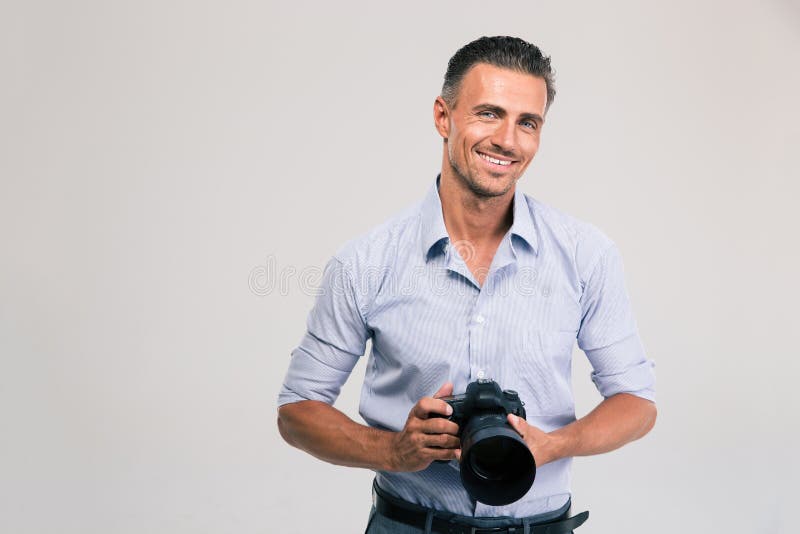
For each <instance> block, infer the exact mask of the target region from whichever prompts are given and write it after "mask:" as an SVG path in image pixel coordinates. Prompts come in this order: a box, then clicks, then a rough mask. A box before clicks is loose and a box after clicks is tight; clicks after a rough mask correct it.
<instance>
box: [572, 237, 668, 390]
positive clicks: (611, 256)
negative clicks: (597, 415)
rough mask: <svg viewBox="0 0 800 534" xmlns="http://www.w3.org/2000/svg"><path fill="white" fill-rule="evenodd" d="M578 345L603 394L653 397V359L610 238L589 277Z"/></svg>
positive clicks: (582, 304)
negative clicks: (642, 335) (634, 312)
mask: <svg viewBox="0 0 800 534" xmlns="http://www.w3.org/2000/svg"><path fill="white" fill-rule="evenodd" d="M581 311H582V319H581V326H580V330H579V331H578V346H579V347H580V348H581V349H582V350H583V351H584V352H585V353H586V356H587V358H589V362H590V363H591V365H592V368H593V371H592V375H591V377H592V381H593V382H594V384H595V386H596V387H597V389H598V391H599V392H600V394H601V395H603V397H606V398H607V397H611V396H612V395H616V394H617V393H630V394H632V395H636V396H638V397H642V398H644V399H648V400H650V401H655V373H654V372H653V367H654V363H653V362H652V361H651V360H648V359H647V355H646V354H645V351H644V347H643V346H642V342H641V340H640V338H639V333H638V332H637V330H636V323H635V321H634V318H633V312H632V310H631V304H630V299H629V298H628V293H627V291H626V289H625V279H624V274H623V266H622V258H621V256H620V254H619V250H618V249H617V247H616V246H615V245H613V244H611V245H610V246H609V247H608V248H607V249H606V250H605V252H603V253H602V254H601V255H600V258H599V259H598V261H597V262H596V264H595V266H594V268H593V269H592V271H591V274H590V275H589V278H588V279H587V280H586V282H585V285H584V289H583V296H582V298H581Z"/></svg>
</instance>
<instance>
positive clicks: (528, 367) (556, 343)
mask: <svg viewBox="0 0 800 534" xmlns="http://www.w3.org/2000/svg"><path fill="white" fill-rule="evenodd" d="M575 336H576V333H575V332H572V331H562V330H552V331H551V330H530V331H527V332H525V333H524V334H523V336H522V340H521V342H520V343H519V344H518V345H517V346H516V347H515V349H514V351H513V352H514V355H513V356H514V377H513V378H512V380H511V381H512V382H514V383H515V385H516V388H517V391H518V392H519V394H520V397H521V398H522V400H523V401H524V402H525V411H526V412H527V414H528V417H529V418H530V417H531V416H553V415H563V414H566V413H571V412H573V411H574V402H573V398H572V384H571V375H572V348H573V346H574V345H575Z"/></svg>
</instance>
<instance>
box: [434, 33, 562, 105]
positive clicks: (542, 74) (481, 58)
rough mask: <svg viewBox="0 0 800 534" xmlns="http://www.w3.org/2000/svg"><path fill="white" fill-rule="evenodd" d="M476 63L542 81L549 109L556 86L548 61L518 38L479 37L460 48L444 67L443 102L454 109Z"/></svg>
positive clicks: (537, 49) (539, 52) (527, 43)
mask: <svg viewBox="0 0 800 534" xmlns="http://www.w3.org/2000/svg"><path fill="white" fill-rule="evenodd" d="M478 63H487V64H489V65H494V66H495V67H500V68H503V69H508V70H514V71H518V72H521V73H526V74H530V75H531V76H536V77H537V78H541V79H543V80H544V82H545V84H546V85H547V104H546V108H545V111H547V110H548V109H550V105H551V104H552V103H553V99H554V98H555V97H556V86H555V79H554V75H553V69H552V68H551V67H550V58H549V57H547V56H545V55H544V54H542V51H541V50H539V47H537V46H536V45H534V44H531V43H529V42H527V41H523V40H522V39H520V38H519V37H504V36H498V37H481V38H480V39H476V40H475V41H472V42H471V43H469V44H467V45H465V46H463V47H462V48H460V49H459V50H458V51H457V52H456V53H455V54H454V55H453V57H451V58H450V61H449V62H448V63H447V72H445V74H444V85H442V98H444V101H445V102H447V104H448V105H449V106H450V107H451V108H453V107H455V105H456V101H457V99H458V90H459V88H460V86H461V81H462V80H463V78H464V75H465V74H466V73H467V71H469V69H471V68H472V67H474V66H475V65H477V64H478Z"/></svg>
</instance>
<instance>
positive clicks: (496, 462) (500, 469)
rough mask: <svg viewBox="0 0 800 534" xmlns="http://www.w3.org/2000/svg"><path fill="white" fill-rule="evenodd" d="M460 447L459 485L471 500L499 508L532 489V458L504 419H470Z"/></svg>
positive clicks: (482, 417)
mask: <svg viewBox="0 0 800 534" xmlns="http://www.w3.org/2000/svg"><path fill="white" fill-rule="evenodd" d="M461 446H462V458H461V481H462V483H463V484H464V487H465V488H466V490H467V492H468V493H469V494H470V495H471V496H472V497H473V498H474V499H476V500H478V501H480V502H482V503H485V504H489V505H492V506H502V505H505V504H510V503H512V502H514V501H517V500H519V499H520V498H522V496H523V495H525V494H526V493H527V492H528V490H530V488H531V486H532V485H533V480H534V478H535V477H536V463H535V462H534V459H533V455H532V454H531V451H530V449H528V446H527V445H526V444H525V442H524V441H523V440H522V438H521V437H520V436H519V434H517V432H516V431H515V430H514V429H513V428H511V425H509V424H508V422H507V421H506V418H505V416H504V415H503V416H500V415H496V414H491V415H483V416H477V417H474V418H472V419H471V420H470V421H469V423H467V426H466V427H465V428H464V432H463V434H462V440H461Z"/></svg>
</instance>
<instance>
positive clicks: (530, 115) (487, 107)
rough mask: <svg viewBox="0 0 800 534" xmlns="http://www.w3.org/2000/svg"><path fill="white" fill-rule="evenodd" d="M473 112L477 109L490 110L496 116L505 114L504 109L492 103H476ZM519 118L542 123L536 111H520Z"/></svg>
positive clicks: (542, 120)
mask: <svg viewBox="0 0 800 534" xmlns="http://www.w3.org/2000/svg"><path fill="white" fill-rule="evenodd" d="M472 111H473V112H479V111H491V112H492V113H495V114H497V115H498V116H501V117H504V116H506V115H507V113H506V110H505V109H503V108H501V107H500V106H495V105H494V104H478V105H477V106H475V107H474V108H472ZM520 120H532V121H534V122H536V123H538V124H544V118H542V116H541V115H539V114H538V113H522V114H521V115H520Z"/></svg>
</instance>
